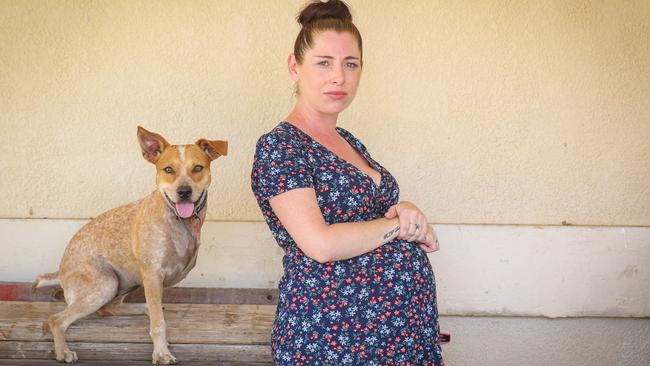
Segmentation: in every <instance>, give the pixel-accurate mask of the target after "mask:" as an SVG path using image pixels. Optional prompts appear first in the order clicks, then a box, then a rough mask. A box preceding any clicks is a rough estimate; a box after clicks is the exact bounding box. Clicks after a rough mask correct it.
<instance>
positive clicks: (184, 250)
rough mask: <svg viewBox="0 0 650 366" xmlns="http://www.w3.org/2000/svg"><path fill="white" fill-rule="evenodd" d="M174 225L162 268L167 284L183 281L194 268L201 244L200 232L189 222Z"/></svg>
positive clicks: (165, 283)
mask: <svg viewBox="0 0 650 366" xmlns="http://www.w3.org/2000/svg"><path fill="white" fill-rule="evenodd" d="M172 227H173V229H172V230H171V231H170V233H169V236H168V245H167V247H166V254H165V260H164V261H163V268H162V271H163V274H164V278H165V279H164V285H165V286H171V285H173V284H175V283H177V282H179V281H181V280H182V279H183V278H185V276H186V275H187V274H188V273H189V271H190V270H192V268H194V265H195V264H196V258H197V256H198V252H199V244H200V243H199V235H198V232H196V231H195V230H193V229H192V227H191V226H190V223H189V222H183V221H179V222H177V225H173V226H172ZM199 232H200V228H199Z"/></svg>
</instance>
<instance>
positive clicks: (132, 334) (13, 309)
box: [0, 301, 275, 345]
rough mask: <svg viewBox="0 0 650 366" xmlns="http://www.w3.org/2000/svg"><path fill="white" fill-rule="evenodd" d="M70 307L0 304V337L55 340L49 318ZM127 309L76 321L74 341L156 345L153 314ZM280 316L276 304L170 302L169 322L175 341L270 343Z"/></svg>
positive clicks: (68, 336)
mask: <svg viewBox="0 0 650 366" xmlns="http://www.w3.org/2000/svg"><path fill="white" fill-rule="evenodd" d="M64 308H65V304H64V303H60V302H59V303H53V302H23V301H11V302H0V340H3V341H9V340H19V341H51V340H52V335H51V334H50V332H49V331H48V332H44V327H45V322H46V320H47V317H48V316H49V315H51V314H54V313H56V312H58V311H61V310H63V309H64ZM119 308H122V309H123V310H124V312H125V313H129V312H132V313H135V314H137V315H119V316H101V317H100V316H98V315H91V316H89V317H87V318H84V319H81V320H78V321H77V322H75V323H73V324H72V325H71V326H70V328H69V329H68V331H67V333H66V339H67V340H69V341H86V342H134V343H151V338H150V336H149V334H148V332H149V317H147V316H146V315H145V314H141V313H140V314H138V313H139V312H140V311H141V310H142V306H141V305H139V304H122V305H120V306H119ZM274 317H275V306H272V305H220V304H216V305H208V304H167V305H165V321H166V323H167V340H168V341H169V342H170V343H205V344H211V343H220V344H252V345H256V344H266V345H268V344H270V337H271V334H270V333H271V326H272V324H273V319H274Z"/></svg>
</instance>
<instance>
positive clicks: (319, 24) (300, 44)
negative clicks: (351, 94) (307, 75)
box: [293, 0, 363, 64]
mask: <svg viewBox="0 0 650 366" xmlns="http://www.w3.org/2000/svg"><path fill="white" fill-rule="evenodd" d="M296 20H298V23H300V25H302V28H301V29H300V33H298V37H296V42H295V44H294V46H293V54H294V55H295V57H296V62H298V63H299V64H302V61H303V57H304V55H305V51H307V50H308V49H310V48H311V47H312V45H313V41H314V35H316V34H318V33H320V32H325V31H329V30H333V31H336V32H338V33H343V32H349V33H350V34H352V35H353V36H354V38H356V40H357V43H358V44H359V51H360V52H361V62H362V63H363V61H362V60H363V47H362V44H361V43H362V42H361V33H359V30H358V29H357V27H356V26H355V25H354V23H352V14H350V9H349V8H348V6H347V4H345V2H344V1H342V0H329V1H326V2H323V1H320V0H316V1H311V2H310V3H309V4H307V6H305V8H304V9H302V11H301V12H300V14H298V17H297V18H296Z"/></svg>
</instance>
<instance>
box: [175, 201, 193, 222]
mask: <svg viewBox="0 0 650 366" xmlns="http://www.w3.org/2000/svg"><path fill="white" fill-rule="evenodd" d="M176 212H178V216H180V217H182V218H184V219H186V218H188V217H190V216H192V214H193V213H194V204H193V203H192V202H178V203H176Z"/></svg>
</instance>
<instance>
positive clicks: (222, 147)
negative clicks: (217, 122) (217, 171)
mask: <svg viewBox="0 0 650 366" xmlns="http://www.w3.org/2000/svg"><path fill="white" fill-rule="evenodd" d="M195 144H197V145H198V146H199V147H200V148H201V150H203V151H205V153H206V154H208V156H209V157H210V159H212V160H214V159H216V158H218V157H220V156H222V155H223V156H226V155H228V141H221V140H213V141H210V140H206V139H200V140H197V141H196V142H195Z"/></svg>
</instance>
